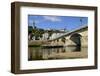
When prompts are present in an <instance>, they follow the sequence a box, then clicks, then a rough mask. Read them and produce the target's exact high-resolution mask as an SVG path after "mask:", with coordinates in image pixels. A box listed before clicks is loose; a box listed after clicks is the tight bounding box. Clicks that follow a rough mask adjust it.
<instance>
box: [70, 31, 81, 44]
mask: <svg viewBox="0 0 100 76" xmlns="http://www.w3.org/2000/svg"><path fill="white" fill-rule="evenodd" d="M81 37H82V36H81V35H80V34H79V33H73V34H72V35H71V36H70V39H71V40H72V41H73V42H74V43H75V44H76V45H77V46H81Z"/></svg>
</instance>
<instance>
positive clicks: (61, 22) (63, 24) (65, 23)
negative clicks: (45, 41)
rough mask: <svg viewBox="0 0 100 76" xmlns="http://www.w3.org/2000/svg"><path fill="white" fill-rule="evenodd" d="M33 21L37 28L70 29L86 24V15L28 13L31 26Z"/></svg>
mask: <svg viewBox="0 0 100 76" xmlns="http://www.w3.org/2000/svg"><path fill="white" fill-rule="evenodd" d="M33 22H34V23H35V26H36V27H37V28H42V29H56V30H61V29H66V30H68V31H71V30H74V29H76V28H79V27H82V26H86V25H88V17H75V16H53V15H52V16H50V15H28V25H29V26H33Z"/></svg>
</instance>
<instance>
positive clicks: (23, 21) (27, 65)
mask: <svg viewBox="0 0 100 76" xmlns="http://www.w3.org/2000/svg"><path fill="white" fill-rule="evenodd" d="M28 14H37V15H59V16H85V17H88V58H87V59H64V60H52V61H51V60H46V61H28V39H27V38H28V16H27V15H28ZM20 47H21V48H20V69H21V70H25V69H43V68H59V67H75V66H88V65H89V66H90V65H94V11H88V10H87V11H86V10H73V9H55V8H52V9H51V8H39V7H21V8H20Z"/></svg>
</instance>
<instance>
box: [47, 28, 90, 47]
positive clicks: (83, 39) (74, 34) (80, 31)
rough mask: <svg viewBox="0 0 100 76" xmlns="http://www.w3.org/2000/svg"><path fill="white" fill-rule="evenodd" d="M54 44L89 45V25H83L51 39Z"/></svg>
mask: <svg viewBox="0 0 100 76" xmlns="http://www.w3.org/2000/svg"><path fill="white" fill-rule="evenodd" d="M48 42H50V44H51V45H52V46H54V45H55V46H60V45H63V46H82V47H83V46H85V47H86V46H87V45H88V26H83V27H80V28H77V29H75V30H72V31H70V32H68V33H65V34H64V35H62V36H60V37H57V38H55V39H52V40H49V41H48Z"/></svg>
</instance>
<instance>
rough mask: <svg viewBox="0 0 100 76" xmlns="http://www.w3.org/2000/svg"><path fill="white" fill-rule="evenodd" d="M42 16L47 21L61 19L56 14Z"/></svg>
mask: <svg viewBox="0 0 100 76" xmlns="http://www.w3.org/2000/svg"><path fill="white" fill-rule="evenodd" d="M43 18H44V19H45V20H49V21H52V22H59V21H61V19H60V18H59V17H57V16H43Z"/></svg>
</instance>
